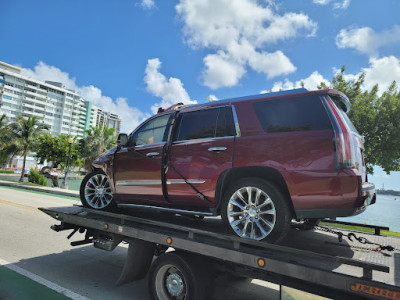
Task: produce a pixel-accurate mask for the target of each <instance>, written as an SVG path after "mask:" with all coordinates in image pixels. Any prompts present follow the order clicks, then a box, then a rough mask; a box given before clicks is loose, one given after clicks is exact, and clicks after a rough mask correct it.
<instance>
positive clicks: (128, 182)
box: [115, 179, 206, 186]
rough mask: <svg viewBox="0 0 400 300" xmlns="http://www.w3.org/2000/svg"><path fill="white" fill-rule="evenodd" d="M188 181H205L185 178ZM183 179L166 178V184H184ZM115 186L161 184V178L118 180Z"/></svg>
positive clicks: (198, 182) (203, 181)
mask: <svg viewBox="0 0 400 300" xmlns="http://www.w3.org/2000/svg"><path fill="white" fill-rule="evenodd" d="M187 182H188V183H191V184H201V183H205V182H206V181H205V180H190V179H189V180H187ZM185 183H186V182H185V180H181V179H171V180H167V184H185ZM115 185H117V186H137V185H161V180H142V181H135V180H120V181H117V182H116V183H115Z"/></svg>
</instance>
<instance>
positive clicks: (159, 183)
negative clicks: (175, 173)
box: [115, 180, 161, 185]
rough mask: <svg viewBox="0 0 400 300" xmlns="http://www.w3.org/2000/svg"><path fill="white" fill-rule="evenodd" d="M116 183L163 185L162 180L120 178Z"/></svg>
mask: <svg viewBox="0 0 400 300" xmlns="http://www.w3.org/2000/svg"><path fill="white" fill-rule="evenodd" d="M115 185H161V180H143V181H134V180H120V181H117V182H116V183H115Z"/></svg>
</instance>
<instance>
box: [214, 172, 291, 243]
mask: <svg viewBox="0 0 400 300" xmlns="http://www.w3.org/2000/svg"><path fill="white" fill-rule="evenodd" d="M221 205H222V206H221V217H222V221H223V223H224V224H225V226H226V227H227V228H229V230H230V231H231V232H234V233H235V234H236V235H237V236H239V237H242V238H247V239H253V240H263V241H266V242H269V243H277V242H279V241H280V240H282V239H283V238H284V237H285V235H286V234H287V233H288V231H289V229H290V223H291V218H292V214H291V209H290V206H289V200H288V199H287V197H285V195H284V194H283V193H282V191H281V190H280V189H279V188H277V187H276V186H275V185H273V184H272V183H270V182H268V181H264V180H262V179H259V178H243V179H240V180H238V181H236V182H235V183H234V184H232V185H231V186H230V187H228V189H227V191H226V192H225V193H224V197H223V199H222V203H221Z"/></svg>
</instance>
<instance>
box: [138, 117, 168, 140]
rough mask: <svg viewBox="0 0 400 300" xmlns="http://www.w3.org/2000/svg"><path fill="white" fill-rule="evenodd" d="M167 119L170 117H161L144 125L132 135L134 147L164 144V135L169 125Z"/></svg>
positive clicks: (165, 136)
mask: <svg viewBox="0 0 400 300" xmlns="http://www.w3.org/2000/svg"><path fill="white" fill-rule="evenodd" d="M169 118H170V115H163V116H160V117H158V118H155V119H152V120H150V121H149V122H147V123H146V124H144V125H143V126H142V127H141V128H139V129H138V130H137V131H136V132H135V134H134V135H133V141H134V142H135V145H136V146H140V145H148V144H155V143H161V142H165V141H166V138H167V135H166V134H165V133H166V128H167V125H168V124H169V122H168V121H169Z"/></svg>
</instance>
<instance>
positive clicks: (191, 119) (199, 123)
mask: <svg viewBox="0 0 400 300" xmlns="http://www.w3.org/2000/svg"><path fill="white" fill-rule="evenodd" d="M234 135H236V133H235V125H234V121H233V115H232V109H231V108H230V107H218V108H213V109H204V110H198V111H193V112H187V113H182V114H181V115H180V117H179V118H178V129H177V131H176V134H175V138H174V140H175V141H184V140H192V139H203V138H215V137H224V136H234Z"/></svg>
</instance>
